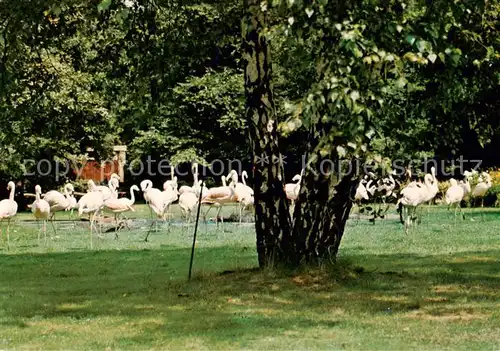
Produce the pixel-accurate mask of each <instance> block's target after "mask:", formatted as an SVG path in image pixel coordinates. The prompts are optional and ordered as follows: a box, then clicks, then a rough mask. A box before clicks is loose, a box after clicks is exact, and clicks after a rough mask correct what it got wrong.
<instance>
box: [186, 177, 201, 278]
mask: <svg viewBox="0 0 500 351" xmlns="http://www.w3.org/2000/svg"><path fill="white" fill-rule="evenodd" d="M203 183H204V182H203V181H202V182H201V186H200V196H199V197H198V210H197V212H196V223H195V224H194V235H193V246H192V247H191V261H190V262H189V276H188V280H191V272H192V270H193V259H194V246H195V244H196V233H197V232H198V221H199V219H200V209H201V196H202V195H203Z"/></svg>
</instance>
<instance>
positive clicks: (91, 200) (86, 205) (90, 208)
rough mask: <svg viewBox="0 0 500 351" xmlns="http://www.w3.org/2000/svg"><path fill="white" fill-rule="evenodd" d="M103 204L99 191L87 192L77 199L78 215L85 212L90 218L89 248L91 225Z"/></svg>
mask: <svg viewBox="0 0 500 351" xmlns="http://www.w3.org/2000/svg"><path fill="white" fill-rule="evenodd" d="M103 206H104V199H103V194H102V193H101V192H100V191H92V192H89V193H87V194H85V195H83V196H82V197H81V198H80V200H78V215H79V216H80V217H81V216H82V215H83V214H84V213H86V214H88V215H89V219H90V249H92V226H95V220H96V216H97V214H98V213H99V211H101V210H102V208H103ZM96 232H97V228H96Z"/></svg>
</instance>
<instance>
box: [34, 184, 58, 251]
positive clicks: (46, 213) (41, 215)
mask: <svg viewBox="0 0 500 351" xmlns="http://www.w3.org/2000/svg"><path fill="white" fill-rule="evenodd" d="M41 194H42V187H41V186H40V185H36V186H35V201H34V202H33V204H32V205H31V212H33V215H34V216H35V218H36V221H37V222H38V221H40V220H41V221H42V222H43V224H42V230H43V234H44V238H45V240H47V220H48V219H49V218H50V204H49V203H48V201H46V200H45V199H42V198H41V197H40V196H41ZM50 223H51V224H52V229H53V230H54V235H56V228H55V227H54V223H52V221H51V222H50ZM38 241H39V242H40V228H39V229H38Z"/></svg>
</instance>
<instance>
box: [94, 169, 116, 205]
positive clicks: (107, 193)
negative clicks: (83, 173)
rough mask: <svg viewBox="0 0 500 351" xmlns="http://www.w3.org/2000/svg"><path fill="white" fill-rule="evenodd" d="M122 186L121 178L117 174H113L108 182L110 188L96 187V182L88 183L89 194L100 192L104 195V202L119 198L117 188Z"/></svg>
mask: <svg viewBox="0 0 500 351" xmlns="http://www.w3.org/2000/svg"><path fill="white" fill-rule="evenodd" d="M119 184H120V176H119V175H118V174H116V173H113V174H111V176H110V177H109V180H108V186H104V185H98V186H97V185H95V183H94V181H93V180H92V179H90V180H89V181H88V191H89V192H96V191H98V192H100V193H102V195H103V196H102V197H103V200H104V201H106V200H107V199H109V198H111V197H114V198H117V197H118V193H117V188H118V186H119Z"/></svg>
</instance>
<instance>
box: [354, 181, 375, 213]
mask: <svg viewBox="0 0 500 351" xmlns="http://www.w3.org/2000/svg"><path fill="white" fill-rule="evenodd" d="M370 182H371V180H370ZM364 183H366V179H362V180H361V181H360V182H359V185H358V187H357V188H356V193H355V194H354V202H356V205H357V207H358V221H359V219H360V217H361V201H362V200H368V199H369V198H370V197H369V195H368V190H367V189H366V186H365V185H364ZM368 185H369V183H368Z"/></svg>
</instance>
